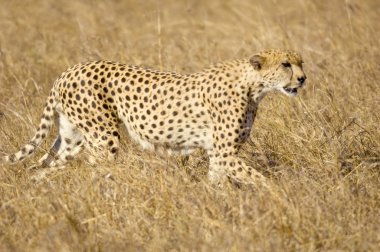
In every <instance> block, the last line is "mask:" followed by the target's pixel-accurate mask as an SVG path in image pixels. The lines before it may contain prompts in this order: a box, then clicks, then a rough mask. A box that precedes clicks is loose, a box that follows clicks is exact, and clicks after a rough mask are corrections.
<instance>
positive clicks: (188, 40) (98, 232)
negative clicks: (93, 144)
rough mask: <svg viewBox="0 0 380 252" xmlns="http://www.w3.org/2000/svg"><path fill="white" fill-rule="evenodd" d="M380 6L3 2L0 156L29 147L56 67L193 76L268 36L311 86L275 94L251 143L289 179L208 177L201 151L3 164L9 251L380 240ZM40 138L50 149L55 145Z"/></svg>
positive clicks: (247, 153)
mask: <svg viewBox="0 0 380 252" xmlns="http://www.w3.org/2000/svg"><path fill="white" fill-rule="evenodd" d="M379 23H380V3H379V2H378V0H368V1H365V0H363V1H359V0H358V1H352V0H346V1H344V0H340V1H338V0H336V1H333V0H331V1H327V0H326V1H312V0H310V1H307V0H305V1H302V0H298V1H275V0H271V1H258V0H257V1H238V0H227V1H217V0H209V1H202V0H190V1H121V0H120V1H118V0H113V1H75V2H74V1H72V2H70V1H63V0H62V1H61V0H60V1H35V0H33V1H32V0H28V1H7V0H0V31H1V32H0V155H3V154H5V153H10V152H12V151H15V150H17V148H18V147H20V146H22V144H24V143H26V142H27V140H28V139H29V138H30V137H31V135H32V134H33V131H34V130H35V129H36V125H37V124H38V122H39V119H40V114H41V112H42V107H43V105H44V102H45V98H46V97H47V94H48V92H49V89H50V87H51V85H52V83H53V81H54V79H55V78H56V77H57V76H58V75H59V74H60V73H61V72H62V71H63V70H65V68H67V67H68V66H70V65H73V64H75V63H77V62H80V61H86V60H89V59H111V60H116V61H122V62H128V63H131V64H139V65H140V64H141V65H144V66H149V67H153V68H157V69H167V70H174V71H181V72H192V71H197V70H200V69H202V68H203V67H205V66H207V65H209V64H211V63H215V62H217V61H221V60H225V59H231V58H238V57H243V56H249V55H251V54H252V53H254V52H256V51H259V50H261V49H264V48H273V47H274V48H291V49H296V50H298V51H299V52H300V53H301V54H302V55H303V57H304V61H305V71H306V73H307V75H308V81H307V85H306V88H305V89H304V90H303V91H301V92H300V94H299V96H298V97H296V98H294V99H290V98H287V97H284V96H283V95H281V94H272V95H269V96H268V97H266V98H265V99H264V101H263V102H262V104H261V108H260V110H259V113H258V117H257V120H256V122H255V126H254V130H253V132H252V135H251V141H250V143H248V144H246V145H245V146H244V151H243V152H242V155H243V156H244V158H245V159H246V160H247V162H248V163H249V164H251V165H252V166H253V167H255V168H256V169H258V170H259V171H260V172H262V173H263V174H265V175H266V176H267V177H268V179H269V180H271V181H272V182H273V183H274V184H276V185H278V187H279V188H281V190H282V193H281V195H282V197H283V198H282V200H278V199H276V198H275V197H273V196H272V195H271V194H269V193H268V192H267V191H265V190H263V189H262V188H253V187H241V188H239V187H237V186H235V185H231V184H227V185H226V186H225V188H224V189H218V188H214V187H212V186H211V185H210V184H209V182H208V181H207V177H206V173H207V158H206V157H205V155H204V153H202V152H199V153H197V154H195V155H193V156H192V157H191V158H190V160H189V161H187V162H186V161H185V160H184V159H181V158H179V157H174V158H161V157H158V156H156V155H155V154H154V153H146V152H143V151H141V150H140V149H139V148H138V146H136V145H135V144H134V143H133V142H131V141H129V139H128V137H127V135H126V134H124V135H123V149H122V151H121V155H120V157H119V159H118V160H117V162H116V163H114V164H108V165H102V166H97V167H91V166H89V165H88V164H87V163H86V162H84V161H81V160H83V159H81V160H77V161H74V162H73V163H72V164H71V165H68V166H67V167H66V169H64V170H59V171H57V172H54V173H53V174H51V175H49V176H48V178H47V179H45V180H42V181H40V182H38V183H35V182H33V181H32V180H31V176H32V175H33V174H34V172H35V171H32V170H28V169H26V168H27V167H29V166H30V165H31V164H33V162H35V161H36V160H37V157H34V158H32V159H29V160H28V161H26V162H24V163H22V164H17V165H14V166H10V165H0V251H83V250H86V251H120V250H128V251H135V250H137V251H145V250H146V251H168V250H174V251H176V250H181V251H189V250H193V251H327V250H333V251H338V250H339V251H379V250H380V245H379V244H380V190H379V189H380V171H379V169H380V133H379V125H380V116H379V108H380V98H379V93H380V88H379V80H380V78H379V77H380V76H379V75H380V67H379V66H380V50H379V48H380V43H379V37H380V32H379V30H380V29H379ZM51 140H52V139H50V141H49V142H48V143H46V144H44V145H43V146H42V148H41V150H40V151H39V153H38V155H37V156H41V155H42V154H43V152H44V150H46V148H47V147H48V146H49V144H51Z"/></svg>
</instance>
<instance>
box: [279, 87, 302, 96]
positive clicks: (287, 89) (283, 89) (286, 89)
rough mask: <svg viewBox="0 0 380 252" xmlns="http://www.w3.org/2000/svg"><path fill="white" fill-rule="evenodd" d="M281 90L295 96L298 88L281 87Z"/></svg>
mask: <svg viewBox="0 0 380 252" xmlns="http://www.w3.org/2000/svg"><path fill="white" fill-rule="evenodd" d="M281 91H282V92H283V93H285V94H286V95H289V96H296V95H297V94H298V88H291V87H283V88H282V89H281Z"/></svg>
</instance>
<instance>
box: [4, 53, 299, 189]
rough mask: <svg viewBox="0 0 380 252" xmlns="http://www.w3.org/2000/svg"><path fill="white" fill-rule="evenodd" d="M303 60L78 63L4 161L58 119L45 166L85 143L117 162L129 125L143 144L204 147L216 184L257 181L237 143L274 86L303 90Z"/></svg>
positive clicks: (186, 149)
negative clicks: (199, 65) (193, 64)
mask: <svg viewBox="0 0 380 252" xmlns="http://www.w3.org/2000/svg"><path fill="white" fill-rule="evenodd" d="M302 63H303V61H302V58H301V56H300V55H299V54H298V53H296V52H294V51H290V50H279V49H271V50H265V51H262V52H259V53H256V54H254V55H253V56H251V57H247V58H243V59H239V60H231V61H226V62H222V63H219V64H216V65H213V66H211V67H209V68H207V69H205V70H202V71H200V72H197V73H192V74H180V73H174V72H162V71H156V70H151V69H146V68H143V67H139V66H131V65H127V64H122V63H117V62H110V61H93V62H88V63H81V64H77V65H75V66H73V67H71V68H69V69H68V70H66V71H65V72H63V73H62V74H61V75H60V77H59V78H58V79H57V80H56V81H55V83H54V85H53V88H52V90H51V91H50V94H49V97H48V99H47V103H46V106H45V108H44V111H43V114H42V118H41V122H40V124H39V127H38V129H37V132H36V134H35V135H34V136H33V138H32V139H31V140H30V142H29V143H28V144H26V145H25V146H24V147H23V148H22V149H21V150H20V151H18V152H17V153H15V154H12V155H8V156H6V157H4V160H5V161H6V162H10V163H14V162H17V161H21V160H23V159H25V158H26V157H27V156H29V155H31V154H32V153H33V152H35V150H36V149H37V147H38V146H39V145H40V144H41V142H42V141H43V140H44V139H46V137H47V136H48V133H49V131H50V129H51V127H52V125H53V123H54V121H55V119H56V118H58V125H59V131H58V136H57V137H56V139H55V141H54V143H53V145H52V146H51V149H50V150H49V151H48V153H46V154H45V155H44V156H43V157H42V158H41V159H40V161H39V163H40V164H41V165H43V166H48V167H54V166H58V165H64V164H65V163H66V162H67V161H68V160H70V159H72V158H73V157H74V156H75V155H77V154H78V153H79V152H80V151H81V150H82V149H86V150H87V151H89V153H91V155H90V157H94V158H95V162H97V161H98V159H99V158H100V157H103V158H107V159H108V160H114V159H115V156H116V154H117V152H118V148H119V140H120V135H119V126H120V125H122V124H124V125H125V127H126V129H127V131H128V134H129V136H130V137H131V138H132V139H133V140H135V141H136V142H137V143H139V144H140V145H141V147H142V148H143V149H148V150H152V151H154V150H158V149H164V150H167V151H168V152H170V153H179V154H184V155H187V154H190V153H191V152H193V151H194V150H195V149H197V148H203V149H204V150H205V151H206V153H207V155H208V157H209V172H208V177H209V179H210V180H211V181H212V182H218V181H220V180H222V179H223V178H230V179H232V180H235V181H237V182H241V183H254V181H255V180H257V179H259V180H260V179H263V176H262V175H261V174H260V173H259V172H258V171H256V170H255V169H253V168H251V167H249V166H248V165H246V164H245V163H244V162H243V160H241V159H240V158H239V157H238V155H237V154H238V151H239V148H240V146H241V145H242V144H243V143H244V142H245V141H246V140H247V138H248V137H249V134H250V132H251V128H252V125H253V122H254V120H255V116H256V112H257V109H258V105H259V103H260V101H261V100H262V99H263V97H264V96H265V95H266V94H267V93H268V92H270V91H272V90H277V91H280V92H282V93H284V94H285V95H288V96H295V95H297V91H298V89H299V88H301V87H302V86H303V85H304V84H305V80H306V75H305V73H304V71H303V68H302ZM120 122H122V124H120Z"/></svg>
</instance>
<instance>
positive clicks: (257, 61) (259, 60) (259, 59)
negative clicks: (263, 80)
mask: <svg viewBox="0 0 380 252" xmlns="http://www.w3.org/2000/svg"><path fill="white" fill-rule="evenodd" d="M264 61H265V58H264V57H263V56H260V55H258V54H256V55H253V56H252V57H251V58H250V59H249V63H251V65H252V66H253V68H254V69H255V70H260V69H261V67H262V66H263V64H264Z"/></svg>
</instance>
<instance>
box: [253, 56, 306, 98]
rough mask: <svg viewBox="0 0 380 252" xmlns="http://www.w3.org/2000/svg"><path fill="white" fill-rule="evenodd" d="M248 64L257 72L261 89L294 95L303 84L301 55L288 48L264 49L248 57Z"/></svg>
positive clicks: (304, 77) (303, 75) (304, 78)
mask: <svg viewBox="0 0 380 252" xmlns="http://www.w3.org/2000/svg"><path fill="white" fill-rule="evenodd" d="M249 61H250V64H251V65H252V66H253V67H254V69H255V70H256V72H257V73H258V82H259V83H260V84H261V86H263V91H264V92H265V91H270V90H279V91H281V92H282V93H284V94H286V95H288V96H296V95H297V92H298V89H299V88H301V87H302V86H303V85H304V84H305V80H306V75H305V73H304V71H303V69H302V63H303V61H302V58H301V56H300V55H299V54H298V53H296V52H293V51H289V50H274V49H272V50H266V51H263V52H260V53H258V54H256V55H254V56H252V57H251V58H250V60H249Z"/></svg>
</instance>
